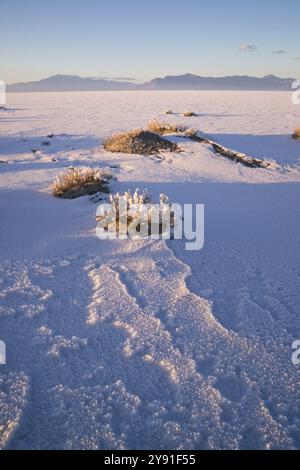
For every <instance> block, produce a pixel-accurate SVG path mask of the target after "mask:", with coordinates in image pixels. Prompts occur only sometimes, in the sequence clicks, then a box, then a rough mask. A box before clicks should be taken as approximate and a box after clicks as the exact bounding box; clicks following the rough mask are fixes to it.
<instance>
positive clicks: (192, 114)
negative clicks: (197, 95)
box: [184, 111, 197, 117]
mask: <svg viewBox="0 0 300 470" xmlns="http://www.w3.org/2000/svg"><path fill="white" fill-rule="evenodd" d="M193 116H197V114H196V113H194V112H193V111H187V112H186V113H184V117H193Z"/></svg>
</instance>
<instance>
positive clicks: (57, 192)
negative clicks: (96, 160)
mask: <svg viewBox="0 0 300 470" xmlns="http://www.w3.org/2000/svg"><path fill="white" fill-rule="evenodd" d="M111 177H112V176H111V175H110V174H109V173H107V172H105V171H103V170H102V171H101V170H100V169H99V168H90V167H77V168H70V169H68V170H67V171H66V172H62V173H60V174H59V175H58V176H57V177H56V179H55V180H54V183H53V185H52V194H53V196H55V197H62V198H65V199H74V198H75V197H79V196H83V195H86V194H95V193H97V192H99V191H101V192H106V193H107V192H108V188H107V183H108V181H109V179H111Z"/></svg>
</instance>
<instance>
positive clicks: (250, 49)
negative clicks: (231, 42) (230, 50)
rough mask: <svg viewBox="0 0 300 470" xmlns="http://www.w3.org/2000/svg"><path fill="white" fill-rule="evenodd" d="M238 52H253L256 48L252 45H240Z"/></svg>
mask: <svg viewBox="0 0 300 470" xmlns="http://www.w3.org/2000/svg"><path fill="white" fill-rule="evenodd" d="M240 51H242V52H254V51H257V47H256V46H254V45H253V44H247V43H242V44H241V45H240Z"/></svg>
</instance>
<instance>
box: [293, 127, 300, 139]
mask: <svg viewBox="0 0 300 470" xmlns="http://www.w3.org/2000/svg"><path fill="white" fill-rule="evenodd" d="M293 139H296V140H300V127H298V129H295V131H294V134H293Z"/></svg>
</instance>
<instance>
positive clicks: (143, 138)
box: [104, 129, 180, 155]
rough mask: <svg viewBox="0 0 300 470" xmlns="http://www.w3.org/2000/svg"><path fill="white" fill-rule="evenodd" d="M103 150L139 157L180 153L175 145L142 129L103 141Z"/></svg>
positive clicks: (122, 133)
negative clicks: (160, 153)
mask: <svg viewBox="0 0 300 470" xmlns="http://www.w3.org/2000/svg"><path fill="white" fill-rule="evenodd" d="M104 148H105V150H108V151H109V152H120V153H130V154H139V155H155V154H157V153H158V152H160V151H164V150H166V151H169V152H178V151H180V149H179V147H178V145H177V144H175V143H173V142H169V141H168V140H166V139H163V138H162V137H160V136H159V135H157V134H155V133H153V132H150V131H145V130H142V129H135V130H133V131H128V132H121V133H119V134H115V135H113V136H111V137H108V138H107V139H106V140H105V141H104Z"/></svg>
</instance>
